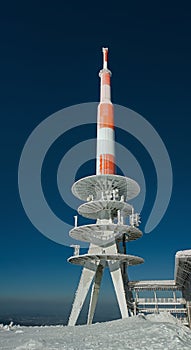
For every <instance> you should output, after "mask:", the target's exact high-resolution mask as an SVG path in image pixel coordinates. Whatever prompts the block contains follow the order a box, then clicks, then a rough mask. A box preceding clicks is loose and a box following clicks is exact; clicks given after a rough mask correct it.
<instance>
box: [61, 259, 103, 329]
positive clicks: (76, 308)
mask: <svg viewBox="0 0 191 350" xmlns="http://www.w3.org/2000/svg"><path fill="white" fill-rule="evenodd" d="M96 270H97V265H96V264H93V263H86V264H85V267H84V268H83V271H82V274H81V278H80V282H79V285H78V289H77V291H76V295H75V299H74V303H73V305H72V311H71V314H70V318H69V321H68V326H75V324H76V322H77V319H78V317H79V314H80V311H81V309H82V306H83V304H84V301H85V298H86V295H87V293H88V290H89V288H90V285H91V282H92V280H93V277H94V275H95V273H96Z"/></svg>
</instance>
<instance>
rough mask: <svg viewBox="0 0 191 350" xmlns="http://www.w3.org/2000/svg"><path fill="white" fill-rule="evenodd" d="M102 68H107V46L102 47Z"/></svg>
mask: <svg viewBox="0 0 191 350" xmlns="http://www.w3.org/2000/svg"><path fill="white" fill-rule="evenodd" d="M102 51H103V69H107V62H108V47H103V48H102Z"/></svg>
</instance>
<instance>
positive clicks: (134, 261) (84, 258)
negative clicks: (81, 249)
mask: <svg viewBox="0 0 191 350" xmlns="http://www.w3.org/2000/svg"><path fill="white" fill-rule="evenodd" d="M101 261H103V264H105V262H107V261H113V262H115V261H120V262H126V263H127V264H128V265H129V266H130V265H138V264H142V263H144V259H143V258H140V257H138V256H134V255H126V254H84V255H76V256H71V257H70V258H69V259H68V262H70V263H71V264H76V265H85V263H88V262H89V263H94V264H96V265H98V264H100V263H101Z"/></svg>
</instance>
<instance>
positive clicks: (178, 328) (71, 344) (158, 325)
mask: <svg viewBox="0 0 191 350" xmlns="http://www.w3.org/2000/svg"><path fill="white" fill-rule="evenodd" d="M0 349H3V350H29V349H30V350H42V349H43V350H57V349H62V350H65V349H67V350H77V349H79V350H82V349H83V350H91V349H92V350H94V349H95V350H96V349H103V350H104V349H107V350H112V349H115V350H116V349H118V350H125V349H133V350H140V349H148V350H154V349H156V350H160V349H163V350H167V349H174V350H175V349H176V350H179V349H180V350H190V349H191V330H190V329H189V328H187V327H186V326H184V325H182V324H181V322H180V321H178V320H176V319H175V318H174V317H173V316H171V315H170V314H168V313H166V312H163V313H161V314H159V315H154V314H153V315H148V316H143V315H138V316H134V317H131V318H129V319H123V320H117V321H111V322H104V323H96V324H93V325H91V326H75V327H67V326H41V327H37V326H36V327H23V326H22V327H21V326H18V325H17V326H16V325H12V324H11V325H10V326H3V325H0Z"/></svg>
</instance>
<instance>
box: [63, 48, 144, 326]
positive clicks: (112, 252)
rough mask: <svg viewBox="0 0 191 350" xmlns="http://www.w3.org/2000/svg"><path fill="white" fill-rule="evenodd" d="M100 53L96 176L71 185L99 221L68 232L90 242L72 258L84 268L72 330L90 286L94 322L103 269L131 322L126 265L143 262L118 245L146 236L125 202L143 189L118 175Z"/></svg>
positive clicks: (83, 209) (83, 211)
mask: <svg viewBox="0 0 191 350" xmlns="http://www.w3.org/2000/svg"><path fill="white" fill-rule="evenodd" d="M102 50H103V69H102V70H101V71H100V73H99V76H100V78H101V89H100V90H101V91H100V103H99V105H98V111H97V156H96V159H97V160H96V175H91V176H87V177H84V178H82V179H79V180H78V181H76V182H75V183H74V184H73V186H72V192H73V194H74V195H75V196H76V197H77V198H79V199H80V200H82V201H85V203H83V204H81V205H80V206H79V208H78V213H79V214H80V215H82V216H83V217H85V218H89V219H93V220H96V222H95V223H92V224H87V225H82V226H78V225H77V220H75V226H74V228H72V229H71V230H70V232H69V235H70V237H72V238H73V239H75V240H78V241H79V240H80V241H83V242H88V243H89V248H88V252H87V253H86V254H80V249H79V247H80V246H79V245H73V247H74V248H75V250H74V255H73V256H71V257H70V258H68V261H69V262H70V263H72V264H77V265H81V266H83V270H82V275H81V278H80V282H79V285H78V288H77V291H76V294H75V299H74V302H73V305H72V310H71V314H70V317H69V321H68V325H70V326H73V325H75V324H76V322H77V319H78V317H79V314H80V311H81V308H82V306H83V304H84V301H85V298H86V295H87V293H88V290H89V288H90V286H92V288H91V289H92V290H91V297H90V303H89V311H88V318H87V323H88V324H91V323H92V321H93V317H94V313H95V308H96V304H97V299H98V294H99V290H100V285H101V280H102V276H103V271H104V269H105V267H108V268H109V270H110V274H111V278H112V281H113V285H114V289H115V293H116V297H117V301H118V304H119V309H120V312H121V317H122V318H125V317H128V316H129V315H130V314H131V313H132V302H131V294H130V293H129V291H128V290H127V288H126V282H127V281H128V278H126V265H127V264H128V265H137V264H141V263H143V261H144V260H143V259H142V258H140V257H137V256H134V255H127V254H126V251H125V250H124V251H122V252H121V251H120V250H119V243H120V242H123V244H124V245H125V242H127V241H128V242H129V241H131V240H135V239H138V238H140V237H141V236H142V232H141V231H140V230H139V229H137V227H135V226H137V225H136V224H137V222H136V220H134V214H132V206H131V205H130V204H128V203H127V201H128V200H129V199H132V198H134V197H135V196H137V194H138V193H139V190H140V189H139V186H138V184H137V183H136V182H135V181H134V180H132V179H130V178H127V177H125V176H120V175H116V174H115V140H114V139H115V137H114V117H113V115H114V113H113V105H112V102H111V87H110V77H111V72H110V70H109V69H108V67H107V63H108V49H107V48H103V49H102ZM131 214H132V215H131ZM128 216H130V217H131V223H130V225H128V224H126V223H124V217H128ZM76 218H77V217H76ZM134 221H135V222H134ZM122 265H123V267H124V268H123V269H122V268H121V267H122ZM122 270H123V271H122Z"/></svg>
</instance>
